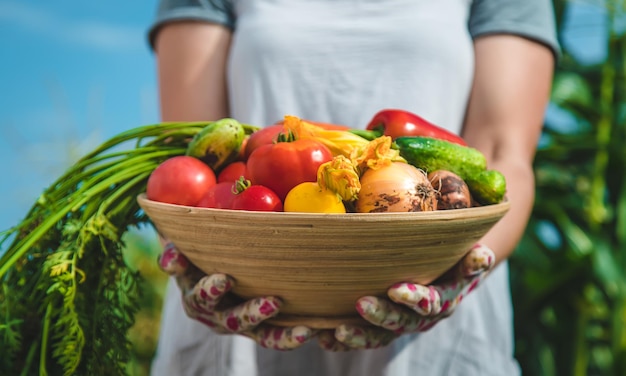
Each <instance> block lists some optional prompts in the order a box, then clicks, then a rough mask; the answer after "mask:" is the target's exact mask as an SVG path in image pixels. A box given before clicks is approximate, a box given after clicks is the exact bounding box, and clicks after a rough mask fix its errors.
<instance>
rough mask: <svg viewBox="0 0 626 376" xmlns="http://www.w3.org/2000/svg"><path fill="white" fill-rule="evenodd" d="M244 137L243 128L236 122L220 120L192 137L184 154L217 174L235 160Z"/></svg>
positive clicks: (227, 119)
mask: <svg viewBox="0 0 626 376" xmlns="http://www.w3.org/2000/svg"><path fill="white" fill-rule="evenodd" d="M245 135H246V131H245V127H244V126H243V125H242V124H241V123H239V122H238V121H237V120H235V119H231V118H224V119H220V120H217V121H214V122H211V123H209V124H208V125H207V126H206V127H204V128H203V129H202V130H201V131H200V132H198V133H197V134H196V135H195V136H194V137H193V139H192V140H191V141H190V142H189V145H188V146H187V151H186V154H187V155H189V156H192V157H196V158H198V159H200V160H202V161H203V162H204V163H206V164H207V165H209V167H211V168H212V169H213V170H214V171H216V172H219V171H220V170H221V169H222V168H223V167H225V166H226V165H227V164H229V163H230V162H232V161H234V160H235V159H236V158H237V156H238V155H239V151H240V150H241V145H242V144H243V140H244V138H245Z"/></svg>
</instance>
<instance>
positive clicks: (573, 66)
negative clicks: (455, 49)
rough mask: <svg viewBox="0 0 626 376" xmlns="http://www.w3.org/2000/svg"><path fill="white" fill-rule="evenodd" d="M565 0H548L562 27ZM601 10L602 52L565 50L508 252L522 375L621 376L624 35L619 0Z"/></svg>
mask: <svg viewBox="0 0 626 376" xmlns="http://www.w3.org/2000/svg"><path fill="white" fill-rule="evenodd" d="M570 3H571V1H562V0H555V1H554V4H555V10H556V15H557V23H558V25H559V26H560V27H561V26H562V25H563V24H564V22H566V19H564V15H565V14H567V13H566V10H567V7H568V6H569V4H570ZM594 3H595V4H597V5H598V6H604V7H606V9H607V10H608V12H607V14H608V16H607V20H606V21H607V23H606V28H607V30H608V35H609V37H608V39H607V40H606V48H607V50H608V56H607V59H606V60H605V61H604V62H602V63H601V64H597V65H592V66H586V65H582V64H580V63H579V62H577V61H576V59H575V58H574V57H573V56H572V55H571V54H570V51H568V50H567V48H565V47H563V51H562V53H563V54H562V57H561V60H560V62H559V63H558V66H557V72H556V75H555V79H554V84H553V92H552V102H553V104H554V105H555V106H557V107H558V108H560V109H561V110H563V111H565V113H566V114H568V115H569V116H570V117H571V118H572V119H573V120H574V121H573V124H572V125H573V126H572V127H571V129H570V130H568V131H563V130H559V129H558V128H557V127H555V126H554V124H551V123H550V121H547V122H546V124H545V127H544V135H543V138H542V142H541V146H540V148H539V150H538V152H537V156H536V160H535V169H536V179H537V192H536V193H537V195H536V202H535V208H534V212H533V216H532V219H531V221H530V223H529V226H528V229H527V233H526V236H525V237H524V239H523V241H522V242H521V244H520V246H519V249H518V250H517V251H516V253H515V254H514V255H513V257H512V259H511V279H512V288H513V298H514V304H515V315H516V316H515V317H516V319H515V328H516V337H517V343H516V356H517V358H518V359H519V361H520V364H521V366H522V369H523V371H524V374H525V375H577V376H578V375H626V274H625V271H626V178H625V174H624V172H625V171H626V81H625V78H626V35H625V34H624V33H623V31H619V30H618V28H617V27H616V26H617V25H618V24H619V22H623V21H622V20H623V19H624V14H625V13H624V2H623V1H604V2H600V1H595V2H594Z"/></svg>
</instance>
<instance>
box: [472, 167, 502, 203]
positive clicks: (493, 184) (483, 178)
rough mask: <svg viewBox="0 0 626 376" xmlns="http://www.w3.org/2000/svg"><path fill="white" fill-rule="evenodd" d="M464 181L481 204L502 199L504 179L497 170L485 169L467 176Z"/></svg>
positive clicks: (497, 201)
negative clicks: (475, 174) (474, 174)
mask: <svg viewBox="0 0 626 376" xmlns="http://www.w3.org/2000/svg"><path fill="white" fill-rule="evenodd" d="M465 183H467V187H468V188H469V190H470V194H471V195H472V197H473V198H474V200H476V201H477V202H479V203H480V204H482V205H491V204H497V203H499V202H501V201H502V199H504V194H505V193H506V179H505V178H504V175H502V173H501V172H500V171H497V170H485V171H483V172H481V173H480V174H478V175H477V176H471V177H469V178H468V179H467V180H466V181H465Z"/></svg>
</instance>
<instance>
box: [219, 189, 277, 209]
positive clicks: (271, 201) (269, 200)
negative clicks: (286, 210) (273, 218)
mask: <svg viewBox="0 0 626 376" xmlns="http://www.w3.org/2000/svg"><path fill="white" fill-rule="evenodd" d="M231 209H235V210H250V211H275V212H280V211H283V202H282V201H281V199H280V198H279V197H278V196H277V195H276V193H274V192H273V191H272V190H271V189H269V188H267V187H264V186H262V185H251V186H249V187H247V188H246V189H244V190H243V191H241V192H240V193H238V194H237V195H235V198H234V199H233V202H232V205H231Z"/></svg>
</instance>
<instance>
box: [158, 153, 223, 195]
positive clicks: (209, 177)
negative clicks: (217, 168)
mask: <svg viewBox="0 0 626 376" xmlns="http://www.w3.org/2000/svg"><path fill="white" fill-rule="evenodd" d="M215 183H216V177H215V173H214V172H213V170H212V169H211V168H210V167H209V166H207V165H206V164H205V163H204V162H202V161H200V160H199V159H197V158H194V157H190V156H185V155H180V156H176V157H172V158H169V159H167V160H165V161H164V162H163V163H161V164H160V165H158V166H157V168H155V169H154V171H152V173H151V174H150V177H148V183H147V187H146V196H147V197H148V199H149V200H154V201H159V202H166V203H168V204H176V205H187V206H194V205H196V204H197V203H198V201H200V199H201V198H202V196H203V195H204V194H205V192H206V191H207V190H208V189H209V188H211V187H212V186H214V185H215Z"/></svg>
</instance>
